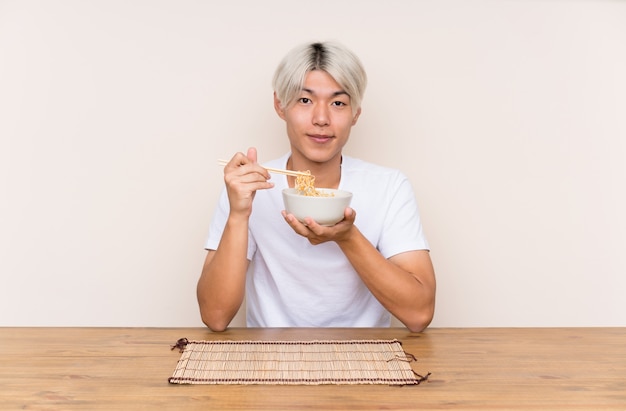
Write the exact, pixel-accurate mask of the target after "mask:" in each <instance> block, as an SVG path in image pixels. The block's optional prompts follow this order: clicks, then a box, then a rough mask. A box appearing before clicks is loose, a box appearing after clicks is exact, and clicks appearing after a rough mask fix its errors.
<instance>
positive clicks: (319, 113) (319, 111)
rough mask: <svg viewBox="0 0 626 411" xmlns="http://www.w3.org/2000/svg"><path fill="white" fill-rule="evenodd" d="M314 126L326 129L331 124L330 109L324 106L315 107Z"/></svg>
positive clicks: (317, 105)
mask: <svg viewBox="0 0 626 411" xmlns="http://www.w3.org/2000/svg"><path fill="white" fill-rule="evenodd" d="M313 124H314V125H316V126H318V127H324V126H327V125H329V124H330V115H329V112H328V107H327V106H325V105H324V104H316V105H315V107H314V109H313Z"/></svg>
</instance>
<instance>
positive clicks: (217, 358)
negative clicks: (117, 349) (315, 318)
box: [169, 338, 430, 385]
mask: <svg viewBox="0 0 626 411" xmlns="http://www.w3.org/2000/svg"><path fill="white" fill-rule="evenodd" d="M174 348H179V349H180V351H181V353H182V354H181V357H180V359H179V361H178V364H177V365H176V369H175V370H174V373H173V375H172V377H170V378H169V382H170V383H172V384H277V385H320V384H384V385H417V384H419V383H420V382H422V381H424V380H426V379H427V378H428V375H430V373H429V374H427V375H426V376H421V375H419V374H416V373H415V372H414V371H413V370H412V368H411V366H410V362H412V361H415V357H414V356H413V355H411V354H408V353H405V352H404V351H403V350H402V345H401V343H400V342H399V341H398V340H340V341H330V340H328V341H189V340H187V339H185V338H181V339H180V340H178V343H177V344H176V345H175V346H173V347H172V349H174Z"/></svg>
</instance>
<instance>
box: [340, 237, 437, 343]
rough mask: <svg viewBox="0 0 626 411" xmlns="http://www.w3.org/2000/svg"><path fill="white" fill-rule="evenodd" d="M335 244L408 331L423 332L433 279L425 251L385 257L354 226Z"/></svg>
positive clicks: (430, 313) (429, 314) (428, 317)
mask: <svg viewBox="0 0 626 411" xmlns="http://www.w3.org/2000/svg"><path fill="white" fill-rule="evenodd" d="M338 245H339V246H340V248H341V249H342V251H343V252H344V254H345V255H346V257H347V258H348V260H349V261H350V263H351V264H352V266H353V267H354V269H355V270H356V271H357V273H358V274H359V276H360V277H361V279H362V280H363V282H364V283H365V285H366V286H367V287H368V289H369V290H370V291H371V293H372V294H373V295H374V296H375V297H376V298H377V299H378V301H379V302H380V303H381V304H382V305H383V306H384V307H385V308H386V309H387V310H389V312H391V313H392V314H393V315H394V316H395V317H396V318H398V319H399V320H400V321H402V323H404V324H405V325H406V326H407V328H409V329H410V330H411V331H422V330H423V329H424V328H426V327H427V326H428V324H429V323H430V321H431V320H432V317H433V314H434V304H435V278H434V270H433V267H432V263H431V261H430V256H429V254H428V251H426V250H424V251H411V252H407V253H403V254H399V255H397V256H394V257H392V258H391V259H389V260H388V259H386V258H385V257H384V256H383V255H382V254H380V252H379V251H378V250H377V249H376V248H375V247H374V246H373V245H372V244H371V243H370V242H369V241H368V240H367V239H366V238H365V237H364V236H363V235H362V234H361V232H360V231H359V230H358V228H357V227H356V226H353V228H352V232H351V234H350V235H349V236H347V237H346V238H345V239H344V240H342V241H341V242H338Z"/></svg>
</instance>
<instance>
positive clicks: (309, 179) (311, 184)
mask: <svg viewBox="0 0 626 411" xmlns="http://www.w3.org/2000/svg"><path fill="white" fill-rule="evenodd" d="M304 173H306V174H298V176H297V177H296V184H295V188H296V190H298V194H300V195H303V196H308V197H332V196H333V193H324V192H321V191H319V190H316V189H315V176H314V175H312V174H311V171H310V170H307V171H304Z"/></svg>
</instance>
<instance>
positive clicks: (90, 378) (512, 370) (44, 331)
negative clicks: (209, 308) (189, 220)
mask: <svg viewBox="0 0 626 411" xmlns="http://www.w3.org/2000/svg"><path fill="white" fill-rule="evenodd" d="M179 338H188V339H190V340H263V341H265V340H267V341H271V340H281V341H282V340H335V339H337V340H345V339H362V340H370V339H398V340H400V341H401V342H402V346H403V348H404V350H405V351H406V352H407V353H410V354H413V355H414V356H415V357H417V362H413V363H412V364H411V366H412V368H413V370H414V371H415V372H417V373H419V374H426V373H427V372H430V373H432V374H431V375H430V377H429V379H428V381H426V382H424V383H421V384H420V385H412V386H402V387H398V386H386V385H315V386H308V385H180V384H169V383H168V378H169V377H170V376H171V375H172V372H173V371H174V368H175V367H176V364H177V362H178V359H179V358H180V353H179V352H178V350H171V349H170V347H171V345H173V344H175V343H176V341H177V340H178V339H179ZM0 404H2V406H0V408H2V409H7V410H13V409H35V410H71V409H85V410H87V409H88V410H99V409H106V410H112V409H124V410H134V409H159V410H169V409H172V410H173V409H176V410H196V409H197V410H200V409H202V410H207V409H215V410H240V409H246V410H254V409H263V410H283V409H290V410H307V409H323V410H334V409H346V410H348V409H349V410H355V409H358V410H375V409H393V410H419V409H447V408H453V409H467V410H470V409H471V410H496V409H542V410H550V409H562V410H571V409H584V410H601V409H619V410H626V328H458V329H450V328H431V329H428V330H426V331H425V332H423V333H411V332H409V331H408V330H406V329H404V328H373V329H372V328H321V329H319V328H284V329H283V328H266V329H259V328H256V329H255V328H233V329H228V330H226V331H225V332H222V333H211V332H210V331H209V330H207V329H205V328H28V327H22V328H20V327H17V328H14V327H11V328H0Z"/></svg>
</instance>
